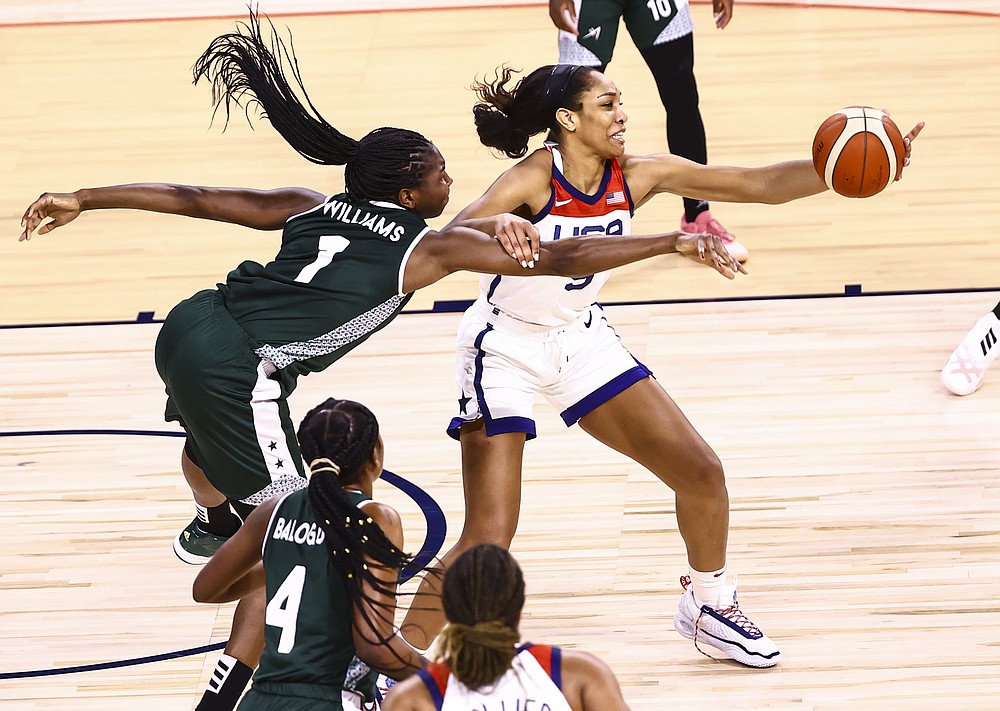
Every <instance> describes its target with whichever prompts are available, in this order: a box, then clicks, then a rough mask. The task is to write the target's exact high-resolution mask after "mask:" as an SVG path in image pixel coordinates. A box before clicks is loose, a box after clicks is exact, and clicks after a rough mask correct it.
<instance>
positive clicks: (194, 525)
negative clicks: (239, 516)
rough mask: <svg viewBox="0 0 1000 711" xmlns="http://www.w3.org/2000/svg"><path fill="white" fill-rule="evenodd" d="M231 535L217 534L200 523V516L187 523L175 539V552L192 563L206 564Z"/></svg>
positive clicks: (186, 561) (185, 560)
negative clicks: (204, 528) (210, 531)
mask: <svg viewBox="0 0 1000 711" xmlns="http://www.w3.org/2000/svg"><path fill="white" fill-rule="evenodd" d="M228 540H229V536H217V535H215V534H214V533H209V532H207V531H205V530H203V529H202V528H201V526H199V525H198V518H197V517H195V519H194V520H193V521H192V522H191V523H189V524H188V525H187V527H186V528H185V529H184V530H183V531H181V533H180V535H179V536H177V538H175V539H174V553H176V554H177V557H178V558H180V559H181V560H183V561H184V562H185V563H189V564H190V565H205V563H207V562H208V559H209V558H211V557H212V556H213V555H215V551H217V550H219V546H221V545H222V544H223V543H225V542H226V541H228Z"/></svg>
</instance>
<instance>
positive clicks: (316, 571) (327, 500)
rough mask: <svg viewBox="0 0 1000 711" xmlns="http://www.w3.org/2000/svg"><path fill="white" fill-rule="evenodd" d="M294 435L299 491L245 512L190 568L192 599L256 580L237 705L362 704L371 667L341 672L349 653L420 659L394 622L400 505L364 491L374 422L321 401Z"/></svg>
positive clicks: (367, 658)
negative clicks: (261, 600)
mask: <svg viewBox="0 0 1000 711" xmlns="http://www.w3.org/2000/svg"><path fill="white" fill-rule="evenodd" d="M298 439H299V444H300V446H301V448H302V456H303V458H304V460H305V461H306V462H307V464H308V467H309V470H310V473H311V476H310V479H309V486H308V488H307V489H300V490H298V491H295V492H292V493H289V494H286V495H284V496H281V497H274V498H272V499H269V500H268V501H266V502H264V503H263V504H262V505H261V506H259V507H258V508H257V509H256V510H254V512H253V513H252V514H250V516H248V517H247V520H246V522H245V523H244V524H243V526H242V527H241V528H240V530H239V531H237V532H236V534H235V535H234V536H232V537H231V538H230V539H229V540H228V541H226V543H225V544H224V545H223V546H222V547H221V548H220V549H219V551H218V553H217V554H216V555H215V556H214V557H213V558H212V559H211V560H210V561H209V562H208V564H207V565H206V566H205V567H204V569H203V570H202V571H201V572H200V573H199V574H198V577H197V578H196V579H195V581H194V598H195V600H197V601H199V602H210V603H220V602H228V601H231V600H235V599H238V598H240V597H242V596H244V595H246V594H248V593H250V592H252V591H254V590H257V589H259V588H260V587H261V586H262V585H266V589H267V617H266V626H265V631H264V637H265V646H264V653H263V655H262V656H261V660H260V665H259V667H258V668H257V672H256V674H255V675H254V682H253V687H252V688H251V690H250V691H249V692H248V693H247V695H246V697H245V698H244V699H243V701H242V702H241V703H240V706H239V708H240V709H242V710H243V711H248V710H254V711H261V710H266V709H280V710H281V711H295V709H303V710H305V709H309V710H310V711H312V710H316V709H331V710H334V711H338V710H339V709H342V708H359V709H360V708H367V707H369V706H368V705H370V704H372V703H373V702H374V699H375V678H374V677H375V675H376V672H374V671H371V672H368V673H367V674H365V675H364V677H363V678H361V679H354V678H348V677H349V670H350V665H351V661H352V659H354V656H355V654H357V655H358V657H359V658H360V659H361V660H362V661H364V662H365V663H366V664H367V665H369V666H370V667H372V668H374V669H381V670H382V671H385V672H388V673H390V674H392V675H393V676H397V677H399V678H404V677H406V676H409V675H410V674H412V673H413V672H414V671H416V670H417V669H419V668H422V667H423V666H425V665H426V660H424V659H423V658H422V657H421V656H420V655H419V654H418V653H417V652H416V651H415V650H414V649H413V648H412V647H410V645H408V644H407V643H406V641H405V640H403V638H402V637H401V636H400V635H399V634H397V633H396V631H395V628H394V623H393V613H394V612H395V609H396V605H395V594H396V581H397V580H398V577H399V572H400V570H401V569H402V567H403V565H405V564H406V563H407V562H409V558H408V557H407V556H406V555H405V554H403V553H402V547H403V530H402V526H401V523H400V518H399V514H398V513H397V512H396V511H395V510H394V509H393V508H392V507H391V506H388V505H386V504H383V503H379V502H376V501H373V500H372V486H373V484H374V482H375V481H376V480H377V479H378V478H379V476H381V473H382V461H383V444H382V437H381V435H380V434H379V426H378V421H377V420H376V419H375V415H374V414H372V412H371V411H370V410H369V409H368V408H367V407H365V406H364V405H361V404H360V403H357V402H353V401H350V400H336V399H333V398H330V399H328V400H326V401H325V402H323V403H322V404H320V405H319V406H317V407H315V408H313V409H312V410H311V411H310V412H309V413H308V414H307V415H306V416H305V417H304V418H303V420H302V424H301V425H300V426H299V431H298ZM262 551H263V552H262Z"/></svg>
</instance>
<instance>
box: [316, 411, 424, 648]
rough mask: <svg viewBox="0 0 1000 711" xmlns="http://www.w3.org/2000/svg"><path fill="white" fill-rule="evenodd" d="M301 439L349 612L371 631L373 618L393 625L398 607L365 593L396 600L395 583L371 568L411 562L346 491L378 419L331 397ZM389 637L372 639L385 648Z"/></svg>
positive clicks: (371, 443) (320, 520)
mask: <svg viewBox="0 0 1000 711" xmlns="http://www.w3.org/2000/svg"><path fill="white" fill-rule="evenodd" d="M298 438H299V445H300V447H301V449H302V455H303V458H304V459H305V460H306V462H307V463H309V464H310V468H311V469H312V476H311V477H310V479H309V504H310V505H311V506H312V510H313V514H314V515H315V516H316V520H317V522H318V523H319V526H320V527H321V528H322V529H323V531H324V533H326V538H325V542H326V546H327V550H328V551H329V552H330V556H331V562H332V564H333V566H334V568H336V570H337V571H338V572H339V573H340V574H341V577H342V579H343V580H344V584H345V588H346V590H347V596H348V599H349V600H350V602H351V608H352V609H358V610H360V611H361V614H362V616H363V617H364V619H365V621H366V622H367V623H368V625H369V626H370V627H372V628H377V625H376V624H375V620H374V619H373V618H372V615H375V616H377V617H378V618H379V619H380V620H381V621H386V620H388V621H389V622H390V624H391V623H392V622H393V618H394V615H395V611H396V608H395V605H394V604H392V603H388V604H387V603H380V602H377V601H376V600H373V599H372V598H371V597H369V596H368V595H366V594H365V591H364V586H365V585H367V586H369V587H371V588H372V589H373V590H375V592H376V594H378V595H384V596H387V597H388V598H389V599H393V600H394V599H395V596H396V586H395V584H392V585H389V584H386V583H384V582H382V581H380V580H379V578H378V577H377V576H376V575H375V573H374V572H373V568H379V569H382V570H385V569H390V570H395V571H398V570H400V569H401V568H403V566H405V565H407V564H409V563H411V562H412V558H411V557H410V556H408V555H406V554H405V553H403V552H402V551H400V550H399V549H397V548H396V547H395V546H394V545H393V543H392V541H390V540H389V539H388V538H387V537H386V535H385V533H384V532H383V531H382V529H381V528H379V527H378V525H377V524H375V522H374V521H373V520H372V519H371V518H370V517H369V516H368V515H367V514H365V513H364V512H363V511H361V509H359V508H358V507H357V506H355V505H354V504H352V503H351V501H350V499H349V498H348V495H347V492H346V491H345V490H344V485H345V484H350V483H353V482H354V481H356V480H357V476H358V474H360V472H361V468H362V465H363V464H364V462H365V461H366V460H367V459H368V458H369V457H370V456H371V454H372V451H373V450H374V449H375V445H376V443H377V442H378V420H376V419H375V415H373V414H372V412H371V410H369V409H368V408H367V407H365V406H364V405H362V404H360V403H357V402H352V401H350V400H336V399H334V398H330V399H328V400H326V401H325V402H323V403H322V404H320V405H319V406H317V407H315V408H313V409H312V410H310V411H309V413H308V414H306V416H305V418H303V420H302V424H301V425H299V431H298ZM313 463H315V465H316V466H315V467H314V466H313ZM362 602H364V603H366V604H361V603H362ZM388 639H389V638H385V639H375V640H368V641H370V642H372V643H373V644H385V643H387V642H388ZM400 661H402V660H400Z"/></svg>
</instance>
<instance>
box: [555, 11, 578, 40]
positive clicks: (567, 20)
mask: <svg viewBox="0 0 1000 711" xmlns="http://www.w3.org/2000/svg"><path fill="white" fill-rule="evenodd" d="M561 19H562V26H561V27H560V28H559V29H561V30H566V31H567V32H569V33H570V34H573V35H578V34H580V30H579V26H578V25H577V20H576V7H574V6H573V4H572V3H570V4H569V5H563V8H562V16H561Z"/></svg>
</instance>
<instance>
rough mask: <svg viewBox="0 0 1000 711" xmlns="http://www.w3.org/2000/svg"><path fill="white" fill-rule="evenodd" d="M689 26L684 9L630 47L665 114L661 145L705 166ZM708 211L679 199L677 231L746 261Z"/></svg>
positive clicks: (695, 202)
mask: <svg viewBox="0 0 1000 711" xmlns="http://www.w3.org/2000/svg"><path fill="white" fill-rule="evenodd" d="M691 27H692V25H691V18H690V13H689V9H688V8H687V7H686V6H685V7H684V8H683V11H682V12H680V13H678V15H677V16H676V17H674V18H673V20H672V21H671V23H670V24H669V25H668V26H667V27H666V28H665V29H664V30H663V31H662V32H661V34H660V36H659V37H657V39H656V40H654V44H652V45H650V46H645V47H644V46H642V45H639V44H638V41H637V44H636V46H637V47H639V53H640V54H641V55H642V58H643V60H645V62H646V66H648V67H649V71H650V72H651V73H652V75H653V80H654V81H655V82H656V89H657V91H658V93H659V95H660V102H661V103H662V104H663V108H664V109H665V110H666V113H667V145H668V146H669V147H670V152H671V153H673V154H674V155H678V156H681V157H683V158H687V159H688V160H692V161H694V162H695V163H701V164H702V165H705V164H706V163H707V162H708V147H707V142H706V138H705V123H704V120H703V119H702V116H701V109H700V106H699V97H698V84H697V81H696V80H695V76H694V34H693V33H692V32H691V31H690V29H691ZM631 30H632V27H631V26H630V31H631ZM677 33H684V34H680V35H678V34H677ZM709 207H710V206H709V204H708V202H707V201H705V200H700V199H697V198H691V197H685V198H684V215H683V216H682V218H681V229H683V230H685V231H688V232H709V233H711V234H714V235H716V236H718V237H719V238H720V239H721V240H722V241H723V242H724V243H725V244H726V248H727V249H728V250H729V251H730V253H731V254H732V255H733V256H734V257H735V258H736V259H738V260H739V261H744V260H746V259H747V257H748V256H749V253H748V251H747V249H746V247H744V246H743V245H741V244H740V243H739V242H737V241H736V240H735V238H734V237H733V236H732V234H731V233H730V232H729V231H728V230H727V229H726V228H725V227H723V226H722V224H721V223H720V222H719V221H718V220H716V219H715V218H714V217H713V216H712V213H711V211H710V209H709Z"/></svg>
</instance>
